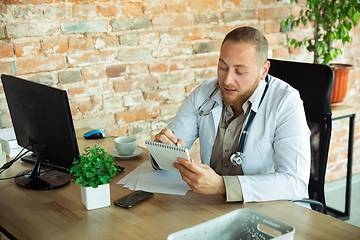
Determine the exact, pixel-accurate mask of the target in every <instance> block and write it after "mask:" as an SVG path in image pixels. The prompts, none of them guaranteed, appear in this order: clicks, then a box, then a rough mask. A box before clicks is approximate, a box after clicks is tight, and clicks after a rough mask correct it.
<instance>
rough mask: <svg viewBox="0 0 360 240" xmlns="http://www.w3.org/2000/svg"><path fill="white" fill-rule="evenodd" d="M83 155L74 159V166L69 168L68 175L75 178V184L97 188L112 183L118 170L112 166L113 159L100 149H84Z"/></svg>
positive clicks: (96, 147) (95, 147)
mask: <svg viewBox="0 0 360 240" xmlns="http://www.w3.org/2000/svg"><path fill="white" fill-rule="evenodd" d="M84 150H85V153H84V154H82V155H79V159H74V162H73V164H74V166H72V167H71V168H70V174H71V175H72V176H74V177H75V182H76V183H77V184H81V185H82V186H84V187H93V188H97V187H98V186H99V185H101V184H106V183H109V182H111V181H112V179H113V178H114V177H115V175H116V173H117V172H119V171H120V170H119V169H118V168H117V167H116V166H117V164H115V165H114V164H113V162H114V160H115V159H114V157H113V156H111V155H106V154H107V153H106V152H105V150H104V149H103V148H101V147H98V146H96V145H95V146H94V147H93V148H92V149H90V148H89V147H86V148H85V149H84ZM73 183H74V181H73Z"/></svg>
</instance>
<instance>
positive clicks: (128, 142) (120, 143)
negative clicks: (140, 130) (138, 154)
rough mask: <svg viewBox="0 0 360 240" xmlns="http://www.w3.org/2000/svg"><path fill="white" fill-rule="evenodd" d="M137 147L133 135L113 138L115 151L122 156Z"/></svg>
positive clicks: (127, 154)
mask: <svg viewBox="0 0 360 240" xmlns="http://www.w3.org/2000/svg"><path fill="white" fill-rule="evenodd" d="M136 147H137V139H136V138H135V137H130V136H124V137H118V138H115V148H116V151H117V152H118V153H119V154H120V155H122V156H129V155H131V154H133V153H134V151H135V150H136Z"/></svg>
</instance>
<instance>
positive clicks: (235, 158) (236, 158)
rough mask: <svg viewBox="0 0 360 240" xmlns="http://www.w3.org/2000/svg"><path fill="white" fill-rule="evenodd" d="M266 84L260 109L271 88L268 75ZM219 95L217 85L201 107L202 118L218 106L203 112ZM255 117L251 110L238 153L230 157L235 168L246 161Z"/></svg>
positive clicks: (215, 104) (199, 109) (214, 105)
mask: <svg viewBox="0 0 360 240" xmlns="http://www.w3.org/2000/svg"><path fill="white" fill-rule="evenodd" d="M265 82H266V86H265V89H264V92H263V94H262V96H261V99H260V102H259V106H258V109H259V108H260V105H261V103H262V101H263V99H264V97H265V94H266V92H267V90H268V88H269V77H268V75H266V77H265ZM219 93H220V88H219V85H217V86H216V87H215V89H214V90H213V91H212V93H211V94H210V95H209V97H208V98H206V99H205V101H204V102H203V103H202V104H201V105H200V106H199V108H198V111H199V115H200V116H207V115H209V114H210V112H211V111H212V110H213V109H214V108H215V107H216V106H217V103H216V102H215V103H214V104H213V106H212V107H211V109H210V110H209V111H208V112H206V113H204V111H203V110H202V109H203V108H204V107H205V106H206V105H207V104H208V103H209V102H210V100H214V99H215V98H216V97H217V95H219ZM255 115H256V112H255V111H254V110H252V109H251V111H250V114H249V118H248V121H247V123H246V125H245V127H244V129H243V131H242V132H241V135H240V142H239V147H238V149H237V151H236V153H233V154H232V155H231V157H230V162H231V163H232V164H233V165H235V166H236V165H240V164H241V163H242V162H243V161H244V159H245V155H244V146H245V140H246V136H247V135H248V134H249V128H250V126H251V124H252V122H253V120H254V118H255Z"/></svg>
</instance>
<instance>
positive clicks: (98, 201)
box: [81, 184, 110, 210]
mask: <svg viewBox="0 0 360 240" xmlns="http://www.w3.org/2000/svg"><path fill="white" fill-rule="evenodd" d="M81 202H82V203H83V204H84V206H85V207H86V209H87V210H91V209H96V208H102V207H108V206H110V185H109V184H102V185H99V186H98V187H97V188H92V187H83V186H81Z"/></svg>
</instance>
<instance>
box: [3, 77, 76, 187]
mask: <svg viewBox="0 0 360 240" xmlns="http://www.w3.org/2000/svg"><path fill="white" fill-rule="evenodd" d="M1 80H2V84H3V87H4V92H5V97H6V101H7V104H8V108H9V111H10V116H11V120H12V124H13V127H14V130H15V134H16V138H17V141H18V144H19V145H20V146H22V147H25V148H27V149H28V150H30V151H32V152H34V153H35V154H36V163H35V166H34V168H33V169H32V170H30V171H28V172H27V173H24V174H22V176H20V177H17V178H15V182H16V184H18V185H19V186H21V187H24V188H28V189H38V190H48V189H53V188H58V187H61V186H64V185H66V184H67V183H69V182H70V179H71V178H70V176H69V174H67V173H65V172H63V171H57V170H50V171H40V168H41V166H42V163H43V162H44V160H46V161H47V162H50V163H52V164H54V165H56V166H61V167H64V168H69V167H71V166H72V163H73V161H74V158H78V156H79V149H78V144H77V140H76V135H75V130H74V125H73V121H72V117H71V112H70V107H69V102H68V97H67V93H66V91H64V90H60V89H57V88H54V87H50V86H46V85H42V84H39V83H35V82H31V81H28V80H24V79H20V78H17V77H13V76H8V75H4V74H3V75H1Z"/></svg>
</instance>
